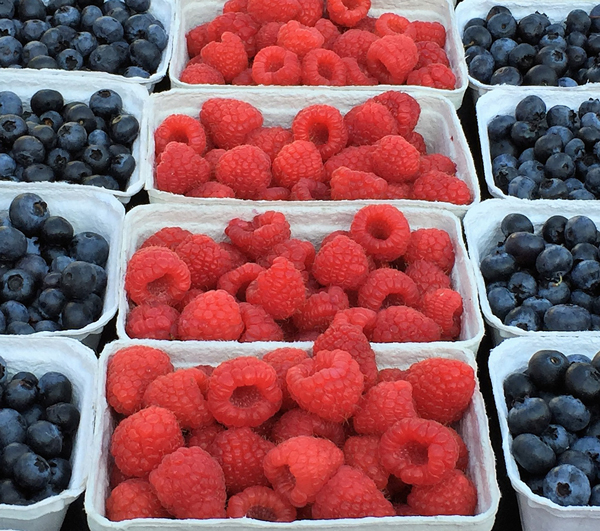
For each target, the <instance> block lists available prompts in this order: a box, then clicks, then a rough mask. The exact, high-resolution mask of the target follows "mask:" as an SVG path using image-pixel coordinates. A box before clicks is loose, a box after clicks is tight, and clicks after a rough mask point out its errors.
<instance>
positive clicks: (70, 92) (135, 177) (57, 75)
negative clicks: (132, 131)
mask: <svg viewBox="0 0 600 531" xmlns="http://www.w3.org/2000/svg"><path fill="white" fill-rule="evenodd" d="M26 70H27V69H23V70H13V69H10V70H9V71H7V70H6V69H4V70H2V69H0V91H4V90H10V91H12V92H14V93H15V94H16V95H17V96H19V97H20V98H21V100H22V101H23V107H24V109H25V108H28V107H29V102H30V100H31V97H32V96H33V95H34V94H35V93H36V92H37V91H38V90H43V89H53V90H58V91H59V92H60V93H61V94H62V95H63V98H64V100H65V103H70V102H73V101H81V102H83V103H85V104H86V105H87V104H88V102H89V100H90V97H91V96H92V94H94V92H96V91H97V90H101V89H112V90H114V91H115V92H117V93H118V94H119V95H120V96H121V99H122V100H123V110H124V112H127V113H128V114H132V115H133V116H135V117H136V118H137V120H138V121H139V123H140V133H139V135H138V137H137V138H136V140H135V142H134V143H133V146H132V154H133V157H134V158H135V161H136V166H135V170H134V171H133V174H132V175H131V177H130V178H129V183H128V184H127V189H126V190H124V191H120V190H108V189H106V188H100V187H98V186H88V185H83V184H68V183H66V182H60V181H58V182H52V183H26V182H19V183H15V182H10V181H0V191H2V190H7V191H13V190H19V191H21V192H23V191H26V190H29V188H33V187H35V188H37V189H40V190H46V189H48V190H52V189H53V188H54V187H55V186H56V185H57V184H62V185H63V186H67V187H68V188H69V189H71V190H74V191H77V190H82V191H86V190H94V191H99V192H101V193H103V194H110V195H114V196H115V197H116V198H117V199H119V201H122V202H123V203H128V202H129V200H130V199H131V197H132V196H133V195H134V194H137V193H138V192H139V191H140V190H141V189H142V187H143V185H144V178H145V175H146V174H148V173H149V172H151V171H152V170H151V168H150V166H149V165H150V161H149V159H148V156H147V153H148V149H149V148H148V126H147V113H146V112H145V111H144V109H145V106H146V102H147V101H148V92H147V91H146V90H145V89H144V88H143V87H139V86H137V85H135V84H132V83H124V82H123V81H122V80H123V79H125V78H123V77H122V76H121V77H122V79H121V80H119V79H118V78H117V77H116V76H113V75H110V76H106V77H102V78H100V79H93V78H91V77H82V76H80V75H79V73H77V72H65V71H62V70H60V71H57V70H42V71H40V70H33V72H35V73H36V75H35V76H31V75H30V74H29V73H27V72H26ZM8 72H10V75H8ZM28 110H30V109H28ZM17 193H18V192H17Z"/></svg>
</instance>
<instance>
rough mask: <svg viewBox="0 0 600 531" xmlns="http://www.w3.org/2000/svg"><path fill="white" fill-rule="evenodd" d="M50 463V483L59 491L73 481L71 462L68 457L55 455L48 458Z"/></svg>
mask: <svg viewBox="0 0 600 531" xmlns="http://www.w3.org/2000/svg"><path fill="white" fill-rule="evenodd" d="M48 464H49V465H50V482H49V483H50V484H51V485H54V487H56V489H58V490H59V491H61V490H64V489H66V488H67V487H68V486H69V482H70V481H71V464H70V463H69V461H67V460H66V459H61V458H60V457H54V458H52V459H48Z"/></svg>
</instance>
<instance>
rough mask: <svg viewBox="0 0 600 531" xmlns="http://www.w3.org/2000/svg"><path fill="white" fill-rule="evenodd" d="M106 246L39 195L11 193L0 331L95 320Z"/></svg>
mask: <svg viewBox="0 0 600 531" xmlns="http://www.w3.org/2000/svg"><path fill="white" fill-rule="evenodd" d="M108 251H109V246H108V242H107V241H106V240H105V239H104V237H102V236H101V235H100V234H96V233H95V232H80V233H77V234H74V231H73V226H72V225H71V224H70V223H69V222H68V221H67V220H66V219H64V218H63V217H60V216H51V215H50V212H49V211H48V207H47V205H46V203H44V201H43V200H42V198H41V197H39V196H38V195H35V194H30V193H27V194H21V195H18V196H17V197H15V198H14V199H13V201H12V203H11V205H10V208H9V210H8V211H0V333H2V334H33V333H34V332H54V331H57V330H69V329H79V328H83V327H84V326H87V325H88V324H90V323H93V322H94V321H95V320H97V319H98V318H99V317H100V315H101V314H102V308H103V306H104V303H103V300H104V292H105V289H106V280H107V276H106V270H105V269H104V266H105V265H106V261H107V258H108ZM0 431H1V430H0Z"/></svg>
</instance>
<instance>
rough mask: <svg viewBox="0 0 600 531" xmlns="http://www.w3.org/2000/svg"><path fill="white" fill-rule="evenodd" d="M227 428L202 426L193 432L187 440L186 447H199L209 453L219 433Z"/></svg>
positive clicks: (212, 425)
mask: <svg viewBox="0 0 600 531" xmlns="http://www.w3.org/2000/svg"><path fill="white" fill-rule="evenodd" d="M224 430H225V428H224V427H223V426H221V425H220V424H211V425H210V426H202V427H201V428H198V429H196V430H192V431H191V432H190V434H189V436H188V438H187V441H186V445H187V446H188V447H192V446H199V447H200V448H202V449H203V450H206V451H207V452H208V449H209V448H210V446H211V444H212V443H213V441H214V440H215V438H216V436H217V435H219V433H221V432H223V431H224Z"/></svg>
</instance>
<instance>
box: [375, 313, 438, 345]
mask: <svg viewBox="0 0 600 531" xmlns="http://www.w3.org/2000/svg"><path fill="white" fill-rule="evenodd" d="M441 332H442V331H441V329H440V327H439V326H438V324H437V323H436V322H435V321H434V320H433V319H430V318H429V317H426V316H425V315H423V314H422V313H421V312H419V311H417V310H415V309H414V308H409V307H408V306H390V307H389V308H386V309H385V310H380V311H379V313H378V314H377V321H376V322H375V328H374V329H373V336H372V341H375V342H376V343H396V342H398V343H405V342H411V341H414V342H416V343H424V342H429V341H439V340H440V338H441Z"/></svg>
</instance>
